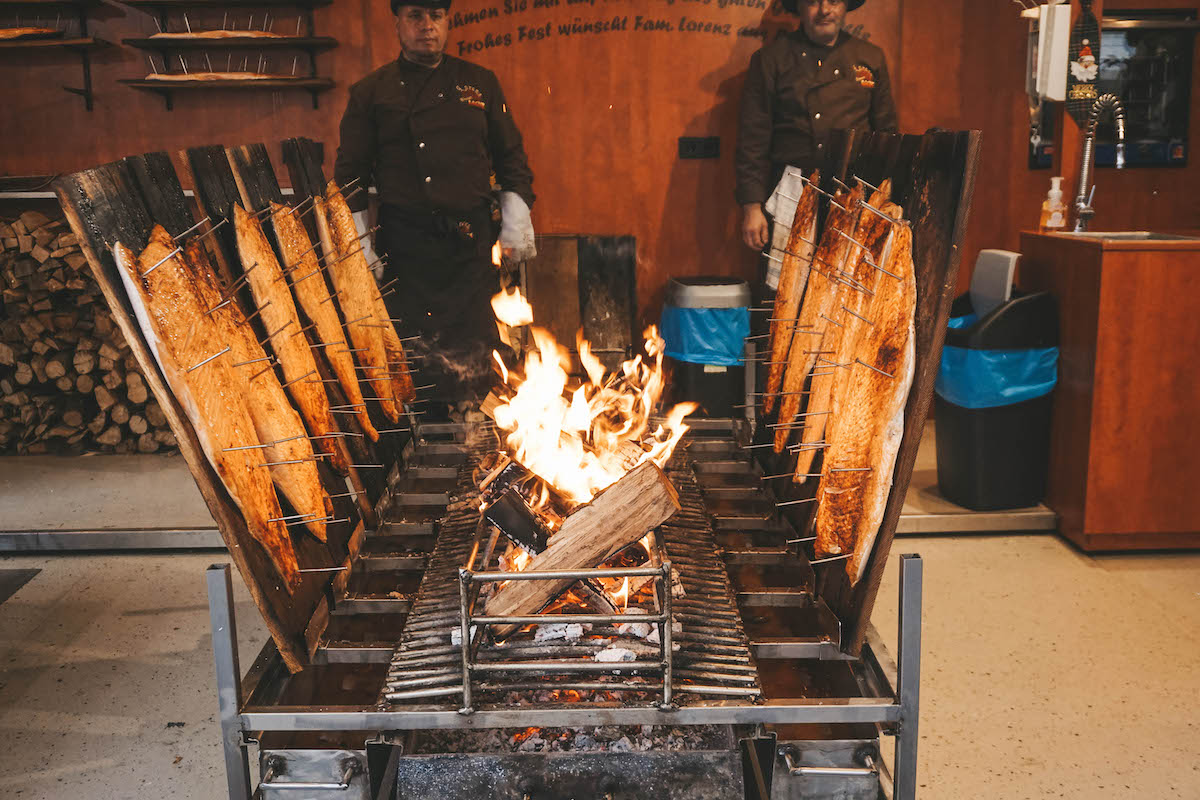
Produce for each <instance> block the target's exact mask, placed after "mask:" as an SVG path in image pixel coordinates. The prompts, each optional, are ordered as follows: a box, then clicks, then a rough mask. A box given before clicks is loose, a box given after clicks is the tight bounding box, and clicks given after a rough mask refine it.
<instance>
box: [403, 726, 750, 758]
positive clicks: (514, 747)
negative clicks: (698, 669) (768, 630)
mask: <svg viewBox="0 0 1200 800" xmlns="http://www.w3.org/2000/svg"><path fill="white" fill-rule="evenodd" d="M727 739H728V734H727V732H726V730H725V729H724V728H721V727H719V726H715V725H688V726H670V725H625V726H618V725H602V726H600V727H584V728H494V729H492V730H484V731H428V732H426V733H424V734H423V735H421V736H420V737H419V738H418V739H417V741H416V742H415V743H414V746H413V754H414V755H435V754H439V753H632V752H647V751H651V750H660V751H661V750H666V751H674V752H678V751H681V750H723V749H727V748H728V746H729V745H728V741H727Z"/></svg>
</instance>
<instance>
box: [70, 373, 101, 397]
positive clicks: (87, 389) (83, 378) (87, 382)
mask: <svg viewBox="0 0 1200 800" xmlns="http://www.w3.org/2000/svg"><path fill="white" fill-rule="evenodd" d="M95 388H96V379H95V378H93V377H92V376H91V375H79V376H78V377H76V378H75V391H77V392H79V393H80V394H91V393H92V390H93V389H95Z"/></svg>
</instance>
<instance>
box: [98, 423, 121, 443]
mask: <svg viewBox="0 0 1200 800" xmlns="http://www.w3.org/2000/svg"><path fill="white" fill-rule="evenodd" d="M120 441H121V426H119V425H113V426H111V427H109V428H108V430H106V431H104V433H102V434H100V435H99V436H97V437H96V443H97V444H103V445H108V446H109V447H113V446H115V445H117V444H119V443H120Z"/></svg>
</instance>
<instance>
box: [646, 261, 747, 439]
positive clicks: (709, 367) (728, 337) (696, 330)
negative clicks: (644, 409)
mask: <svg viewBox="0 0 1200 800" xmlns="http://www.w3.org/2000/svg"><path fill="white" fill-rule="evenodd" d="M660 329H661V333H662V337H663V339H664V340H665V341H666V343H667V345H666V355H667V357H668V358H669V359H671V361H672V362H673V364H672V366H673V368H674V369H673V379H672V384H671V400H672V401H673V402H676V403H680V402H684V401H687V400H691V401H694V402H696V403H699V404H700V409H699V410H698V411H697V412H696V413H697V415H699V416H707V417H731V416H733V411H734V408H733V407H734V405H736V404H738V403H741V402H742V401H743V398H744V397H745V380H746V370H745V366H744V364H745V361H744V358H745V343H746V337H747V336H749V335H750V285H749V284H748V283H746V282H745V281H742V280H738V279H736V278H722V277H691V278H672V279H671V283H670V285H668V286H667V296H666V302H665V303H664V304H663V311H662V319H661V325H660Z"/></svg>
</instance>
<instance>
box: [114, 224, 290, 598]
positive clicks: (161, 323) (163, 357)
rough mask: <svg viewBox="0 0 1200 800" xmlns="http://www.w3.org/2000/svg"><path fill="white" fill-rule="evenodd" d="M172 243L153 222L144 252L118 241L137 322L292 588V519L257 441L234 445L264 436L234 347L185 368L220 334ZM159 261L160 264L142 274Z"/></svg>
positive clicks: (208, 453) (254, 532)
mask: <svg viewBox="0 0 1200 800" xmlns="http://www.w3.org/2000/svg"><path fill="white" fill-rule="evenodd" d="M164 240H165V242H164ZM174 249H175V246H174V242H173V241H172V240H171V238H170V235H169V234H167V233H166V231H165V230H163V229H162V228H161V226H155V229H154V233H153V234H152V236H151V240H150V242H149V244H148V245H147V247H146V249H145V250H143V251H142V253H141V254H140V256H135V255H134V254H133V252H132V251H130V250H129V249H128V248H127V247H125V246H124V245H122V244H120V243H117V244H116V245H114V246H113V257H114V260H115V261H116V265H117V271H118V272H119V273H120V275H121V279H122V282H123V283H124V285H125V288H126V292H127V294H128V295H129V299H130V302H131V303H132V305H133V307H134V312H135V315H136V317H137V319H138V324H139V327H141V329H142V331H143V333H144V334H145V336H146V341H147V344H148V345H149V346H150V348H151V351H152V352H153V353H154V357H155V360H156V361H157V362H158V365H159V367H160V368H161V369H162V372H163V376H164V378H166V381H167V384H168V385H169V386H170V387H171V391H172V393H173V394H174V395H175V397H176V399H178V400H179V404H180V406H181V407H182V408H183V411H184V413H185V414H186V415H187V417H188V420H189V421H190V422H191V424H192V427H193V429H194V430H195V432H196V438H197V440H198V441H199V443H200V447H201V449H202V450H203V451H204V455H205V457H206V458H207V460H208V462H209V464H210V465H212V468H213V471H214V472H215V473H216V474H217V477H218V478H219V479H220V481H221V483H222V484H223V485H224V487H225V489H226V491H227V492H228V493H229V496H230V498H231V499H232V500H233V502H234V504H235V505H237V507H238V508H239V509H240V510H241V512H242V516H243V518H244V519H245V522H246V528H247V530H248V531H249V533H250V535H251V537H253V538H254V540H255V541H257V542H258V543H259V544H260V545H262V547H263V549H264V550H265V551H266V554H267V558H268V560H269V561H270V562H271V565H272V566H273V567H274V569H275V571H276V573H277V575H278V577H279V578H280V579H281V581H282V586H283V588H284V589H285V590H286V591H287V592H288V593H289V594H291V593H292V592H293V591H294V590H295V587H296V586H297V585H299V583H300V572H299V564H298V563H297V560H296V552H295V548H294V547H293V545H292V539H291V535H290V534H289V533H288V529H287V526H286V525H284V524H283V523H282V522H279V521H276V522H271V521H270V520H272V519H274V520H278V519H279V518H280V517H282V516H283V511H282V509H281V508H280V505H279V500H278V498H277V497H276V495H275V488H274V486H273V485H272V483H271V475H270V472H269V471H268V470H267V468H266V467H263V466H261V464H262V453H261V452H260V451H259V450H258V449H249V450H232V449H230V448H238V447H254V446H255V445H259V444H261V441H260V440H259V438H258V435H257V433H256V431H255V429H254V424H253V421H252V420H251V416H250V410H249V407H248V405H247V403H246V398H245V396H244V394H243V393H242V392H241V391H239V390H238V387H237V380H236V378H235V377H234V375H233V372H232V367H231V366H230V365H231V364H232V363H233V361H232V360H231V359H230V358H229V356H230V355H231V354H232V351H230V352H229V353H226V354H224V355H221V356H218V357H217V358H214V359H212V360H211V361H209V362H208V363H206V364H204V365H203V366H201V367H199V368H197V369H194V370H192V371H191V372H189V371H188V368H189V367H191V366H194V365H195V364H198V363H200V362H201V361H203V360H204V359H205V358H208V357H210V356H211V355H213V353H214V351H219V350H220V347H219V346H218V345H219V342H220V339H219V338H216V337H214V336H211V335H205V333H206V332H208V330H209V327H210V326H209V324H208V322H207V320H206V318H205V316H204V311H205V310H206V309H205V308H204V306H203V304H202V303H201V301H200V299H199V297H198V296H197V294H196V291H195V289H194V287H193V285H192V283H191V281H190V280H189V279H188V276H187V273H186V271H185V270H184V269H183V267H182V266H181V262H180V259H179V258H178V256H170V257H168V255H169V254H170V253H171V251H172V250H174ZM159 262H161V263H159ZM155 264H158V265H159V266H158V267H157V268H156V269H154V270H153V271H152V272H150V273H149V274H148V275H147V274H145V273H146V272H147V270H149V269H150V267H152V266H154V265H155Z"/></svg>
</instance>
